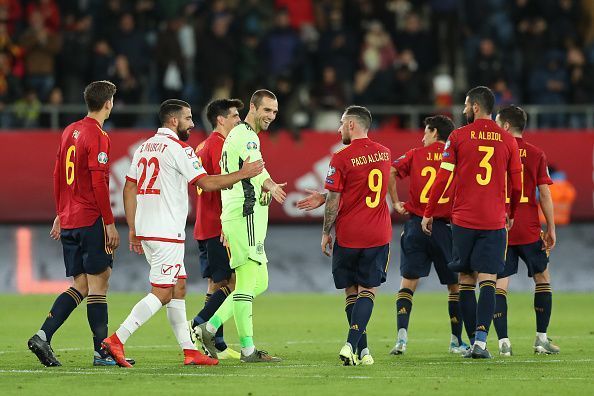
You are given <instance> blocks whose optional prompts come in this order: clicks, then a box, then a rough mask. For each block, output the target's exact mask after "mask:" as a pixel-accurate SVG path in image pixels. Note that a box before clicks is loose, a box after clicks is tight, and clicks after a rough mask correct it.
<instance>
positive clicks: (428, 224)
mask: <svg viewBox="0 0 594 396" xmlns="http://www.w3.org/2000/svg"><path fill="white" fill-rule="evenodd" d="M421 228H422V229H423V232H424V233H425V234H427V235H431V230H432V229H433V217H425V216H423V220H421Z"/></svg>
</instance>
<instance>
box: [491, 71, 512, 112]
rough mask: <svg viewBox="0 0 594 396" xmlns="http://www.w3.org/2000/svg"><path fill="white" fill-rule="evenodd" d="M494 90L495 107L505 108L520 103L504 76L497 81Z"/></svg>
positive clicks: (493, 86)
mask: <svg viewBox="0 0 594 396" xmlns="http://www.w3.org/2000/svg"><path fill="white" fill-rule="evenodd" d="M492 89H493V94H495V107H503V106H508V105H511V104H514V103H518V99H517V98H516V97H515V96H514V94H513V92H512V90H511V89H510V88H509V86H508V85H507V81H505V78H504V77H503V76H499V77H498V78H497V79H496V80H495V82H494V83H493V85H492Z"/></svg>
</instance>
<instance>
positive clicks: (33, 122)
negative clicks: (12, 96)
mask: <svg viewBox="0 0 594 396" xmlns="http://www.w3.org/2000/svg"><path fill="white" fill-rule="evenodd" d="M40 114H41V101H40V100H39V98H38V97H37V91H36V90H35V89H32V88H29V89H27V91H26V92H25V96H23V97H22V98H20V99H19V100H17V101H16V102H15V104H14V126H15V127H17V128H37V127H38V126H39V115H40Z"/></svg>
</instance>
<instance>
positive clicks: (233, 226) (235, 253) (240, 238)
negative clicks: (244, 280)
mask: <svg viewBox="0 0 594 396" xmlns="http://www.w3.org/2000/svg"><path fill="white" fill-rule="evenodd" d="M266 209H267V208H266ZM263 217H264V216H257V214H256V215H254V214H251V215H249V216H247V217H240V218H238V219H232V220H227V221H223V222H222V223H221V225H222V227H223V232H224V233H225V237H226V238H227V241H228V242H229V250H230V251H231V261H230V263H229V264H230V266H231V268H237V267H239V266H240V265H243V264H245V263H247V261H248V259H250V260H253V261H255V262H258V263H261V264H264V263H267V262H268V259H267V258H266V252H265V251H264V240H265V239H266V229H267V226H268V216H266V217H265V218H263ZM258 218H259V219H260V221H258Z"/></svg>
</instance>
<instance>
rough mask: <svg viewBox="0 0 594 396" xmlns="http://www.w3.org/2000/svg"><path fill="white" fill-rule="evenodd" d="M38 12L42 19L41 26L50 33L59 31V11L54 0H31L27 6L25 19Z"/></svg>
mask: <svg viewBox="0 0 594 396" xmlns="http://www.w3.org/2000/svg"><path fill="white" fill-rule="evenodd" d="M36 12H38V13H39V14H41V17H42V19H43V25H44V26H45V28H46V29H47V30H49V31H50V32H52V33H57V32H58V31H59V29H60V10H59V9H58V6H57V5H56V2H55V1H54V0H31V1H30V2H29V4H28V5H27V19H30V18H31V14H33V13H36Z"/></svg>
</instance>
